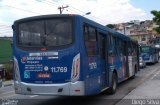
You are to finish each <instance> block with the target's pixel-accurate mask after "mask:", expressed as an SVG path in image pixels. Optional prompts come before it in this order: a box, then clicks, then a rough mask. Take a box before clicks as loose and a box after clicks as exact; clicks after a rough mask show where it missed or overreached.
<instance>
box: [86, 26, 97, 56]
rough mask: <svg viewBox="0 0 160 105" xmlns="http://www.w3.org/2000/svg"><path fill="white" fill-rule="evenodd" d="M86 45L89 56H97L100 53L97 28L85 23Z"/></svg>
mask: <svg viewBox="0 0 160 105" xmlns="http://www.w3.org/2000/svg"><path fill="white" fill-rule="evenodd" d="M84 38H85V46H86V51H87V54H88V56H95V55H97V54H98V48H97V31H96V28H94V27H91V26H88V25H84Z"/></svg>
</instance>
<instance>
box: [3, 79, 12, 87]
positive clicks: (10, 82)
mask: <svg viewBox="0 0 160 105" xmlns="http://www.w3.org/2000/svg"><path fill="white" fill-rule="evenodd" d="M11 85H13V80H8V81H3V86H2V87H6V86H11Z"/></svg>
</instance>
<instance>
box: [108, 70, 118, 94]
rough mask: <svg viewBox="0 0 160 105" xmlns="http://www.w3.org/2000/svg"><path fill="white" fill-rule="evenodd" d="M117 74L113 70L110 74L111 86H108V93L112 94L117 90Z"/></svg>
mask: <svg viewBox="0 0 160 105" xmlns="http://www.w3.org/2000/svg"><path fill="white" fill-rule="evenodd" d="M117 85H118V83H117V75H116V73H115V72H114V73H113V76H112V86H111V87H110V88H109V93H110V94H114V93H115V92H116V90H117Z"/></svg>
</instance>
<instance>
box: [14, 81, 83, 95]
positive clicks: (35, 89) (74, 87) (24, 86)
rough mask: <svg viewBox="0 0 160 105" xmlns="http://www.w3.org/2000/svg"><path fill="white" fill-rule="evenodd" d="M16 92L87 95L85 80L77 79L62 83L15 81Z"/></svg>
mask: <svg viewBox="0 0 160 105" xmlns="http://www.w3.org/2000/svg"><path fill="white" fill-rule="evenodd" d="M14 88H15V93H16V94H26V95H62V96H83V95H85V92H84V91H85V89H84V82H83V81H76V82H74V83H72V82H67V83H61V84H33V83H24V82H19V81H15V82H14Z"/></svg>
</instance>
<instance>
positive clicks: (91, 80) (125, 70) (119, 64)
mask: <svg viewBox="0 0 160 105" xmlns="http://www.w3.org/2000/svg"><path fill="white" fill-rule="evenodd" d="M13 32H14V35H13V55H14V87H15V92H16V93H17V94H30V95H31V94H35V95H36V94H38V95H65V96H86V95H94V94H99V93H101V92H102V91H104V90H106V89H109V91H110V92H111V93H115V92H116V89H117V85H118V83H120V82H122V81H124V80H127V79H128V78H130V77H134V76H135V73H136V72H137V71H138V70H139V65H138V64H139V62H138V61H139V57H138V55H139V53H138V44H137V42H135V41H133V40H131V39H130V38H129V37H127V36H125V35H123V34H120V33H118V32H115V31H113V30H111V29H109V28H107V27H104V26H102V25H100V24H98V23H96V22H94V21H91V20H89V19H86V18H84V17H82V16H79V15H67V14H61V15H45V16H36V17H30V18H25V19H20V20H17V21H15V23H14V25H13Z"/></svg>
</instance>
